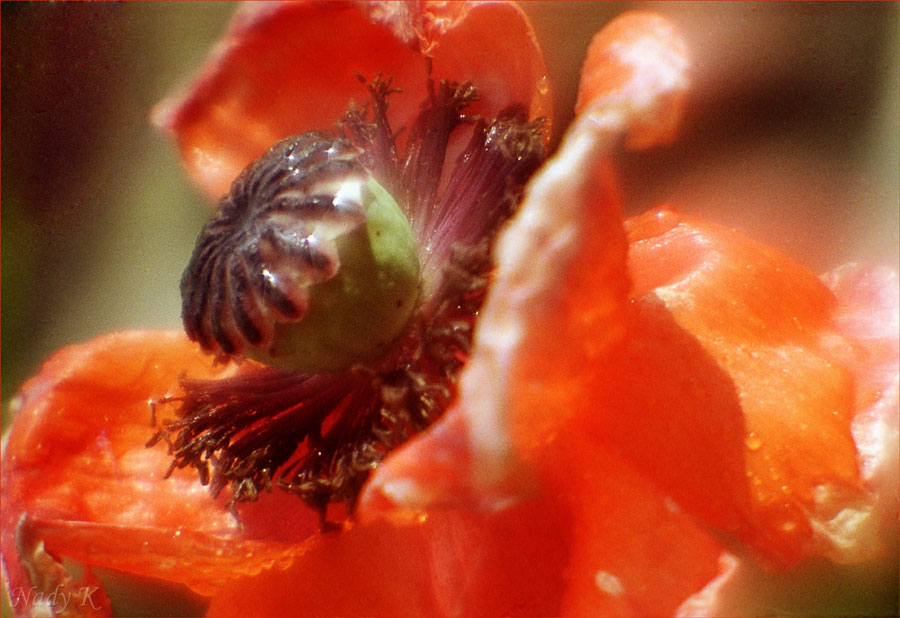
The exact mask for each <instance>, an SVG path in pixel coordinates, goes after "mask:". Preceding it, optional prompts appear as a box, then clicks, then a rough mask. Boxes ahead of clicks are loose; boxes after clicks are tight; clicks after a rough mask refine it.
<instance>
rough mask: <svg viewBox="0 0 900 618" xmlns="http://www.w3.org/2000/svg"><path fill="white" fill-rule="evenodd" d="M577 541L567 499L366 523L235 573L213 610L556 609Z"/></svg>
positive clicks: (485, 612) (474, 612)
mask: <svg viewBox="0 0 900 618" xmlns="http://www.w3.org/2000/svg"><path fill="white" fill-rule="evenodd" d="M567 540H568V539H567V529H566V522H565V520H564V519H563V514H562V513H561V511H560V509H559V505H558V504H553V503H552V502H549V503H548V502H545V501H537V500H532V501H528V502H523V503H520V504H518V505H516V506H514V507H512V508H510V509H506V510H504V511H502V512H498V513H494V514H478V513H474V512H467V511H451V512H440V511H438V512H434V513H431V514H429V515H428V516H427V517H422V518H421V519H420V520H418V521H417V522H416V523H415V524H414V525H410V526H394V525H393V524H391V523H389V522H386V521H376V522H371V523H368V524H357V525H354V526H353V527H350V528H348V529H345V530H343V531H342V532H341V533H340V534H336V535H324V536H321V537H319V538H318V539H317V540H316V541H315V542H314V544H313V546H312V547H311V548H310V550H309V551H308V552H306V553H305V554H304V555H303V556H302V557H299V558H298V559H297V560H296V561H295V562H294V564H293V565H292V566H291V567H290V568H289V569H287V570H284V571H279V570H271V571H268V572H264V573H261V574H260V575H259V576H256V577H251V578H242V579H239V580H237V581H235V582H233V583H232V584H230V585H229V586H227V587H226V588H224V589H223V590H222V591H221V593H220V594H218V595H217V596H216V597H215V598H214V599H213V600H212V603H211V605H210V608H209V612H208V614H207V615H209V616H248V615H262V616H288V615H311V616H316V615H330V616H506V615H527V616H549V615H555V614H557V613H558V611H559V600H560V597H561V595H562V590H563V586H564V583H565V581H564V568H565V564H566V559H567V556H568V550H567ZM273 591H285V592H287V594H278V593H274V594H273Z"/></svg>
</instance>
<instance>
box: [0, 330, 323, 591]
mask: <svg viewBox="0 0 900 618" xmlns="http://www.w3.org/2000/svg"><path fill="white" fill-rule="evenodd" d="M225 371H234V368H233V367H226V368H222V367H219V368H216V367H214V366H213V365H212V361H211V358H210V357H209V356H207V355H204V354H202V353H201V352H200V351H199V349H198V348H197V346H196V345H195V344H192V343H190V342H189V341H187V339H186V338H185V337H184V336H183V335H182V334H180V333H174V332H151V331H143V332H123V333H116V334H113V335H109V336H105V337H101V338H98V339H95V340H93V341H91V342H89V343H87V344H83V345H78V346H72V347H69V348H65V349H63V350H61V351H59V352H57V353H56V354H55V355H54V356H53V357H51V358H50V359H49V360H48V361H47V363H46V364H45V365H44V367H43V368H42V370H41V371H40V373H38V375H37V376H35V377H34V378H32V379H31V380H30V381H29V382H28V383H26V385H25V386H24V388H23V391H22V394H21V396H20V398H19V402H18V403H17V407H18V413H17V416H16V419H15V421H14V423H13V425H12V427H11V431H10V433H9V436H8V441H7V444H6V446H5V450H4V453H3V487H2V495H3V502H2V509H3V510H2V520H0V521H2V539H3V561H4V565H5V566H6V569H7V572H8V575H9V581H10V585H11V587H13V588H14V587H15V586H25V587H26V588H27V587H28V586H31V585H32V583H30V579H31V578H30V576H29V574H28V569H29V564H28V562H27V560H28V556H23V555H18V554H19V553H20V552H22V550H23V545H22V543H23V541H22V538H32V539H35V543H39V542H43V544H44V547H45V548H46V550H47V551H49V552H50V553H51V554H52V555H53V556H54V557H57V558H61V557H64V556H65V557H69V558H74V559H76V560H80V561H82V562H84V563H86V564H88V565H101V566H106V567H111V568H116V569H121V570H125V571H130V572H133V573H137V574H140V575H146V576H150V577H158V578H163V579H168V580H172V581H178V582H184V583H187V584H188V585H190V586H192V587H194V588H195V589H196V590H198V591H201V592H203V593H209V592H211V591H212V590H213V589H215V588H216V587H217V586H218V585H220V584H221V583H222V582H223V581H224V580H225V579H226V578H227V577H229V576H230V575H231V572H232V571H233V570H234V571H236V572H243V573H246V572H254V571H258V570H259V569H260V568H262V566H263V565H268V564H271V562H272V561H273V560H276V559H287V558H288V557H289V556H290V555H291V553H292V551H293V550H290V551H288V550H287V549H286V543H287V542H289V541H298V540H303V539H305V538H307V537H308V536H309V535H310V534H312V533H313V532H314V531H315V529H316V524H317V520H316V517H315V515H314V514H313V513H311V512H309V511H308V509H297V508H290V507H296V505H297V502H296V500H294V501H293V502H292V503H291V504H290V505H286V504H282V503H281V502H279V498H276V497H275V496H264V500H263V503H262V504H256V505H253V507H252V508H250V509H247V511H246V517H242V523H243V526H240V525H238V523H237V521H236V520H235V518H234V517H233V516H232V514H231V513H229V511H228V510H227V509H226V508H225V507H224V504H223V500H221V499H220V500H213V499H212V498H211V497H210V495H209V491H208V489H207V488H206V487H203V486H202V485H200V483H199V481H198V479H197V474H196V472H194V471H192V470H177V471H175V473H174V474H173V475H172V477H171V478H169V479H168V480H164V479H163V478H162V477H163V475H164V474H165V472H166V470H167V468H168V466H169V457H168V455H167V454H166V449H165V447H164V446H163V445H157V446H156V447H155V448H150V449H148V448H145V444H146V442H147V441H148V440H149V438H150V437H151V436H152V435H153V433H154V431H155V430H154V429H153V427H152V425H151V422H150V405H149V403H150V400H151V399H159V398H161V397H164V396H167V395H174V394H177V393H178V380H179V376H181V375H183V374H186V375H188V376H190V377H192V378H210V377H214V376H217V375H221V374H222V373H223V372H225ZM268 500H271V502H268V503H267V501H268ZM264 505H265V506H264ZM259 508H266V509H269V510H272V509H274V510H276V511H279V512H280V513H281V514H280V519H281V521H282V525H281V526H280V527H279V528H277V530H272V529H269V528H266V527H263V526H264V525H265V522H262V521H261V519H260V518H259V517H258V516H256V515H255V509H259ZM260 524H263V525H260ZM23 527H24V528H23ZM23 530H25V531H26V532H27V533H28V534H27V535H26V537H23V532H22V531H23ZM35 585H36V584H35Z"/></svg>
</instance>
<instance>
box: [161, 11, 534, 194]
mask: <svg viewBox="0 0 900 618" xmlns="http://www.w3.org/2000/svg"><path fill="white" fill-rule="evenodd" d="M501 31H502V32H503V36H497V32H501ZM426 57H427V58H430V59H431V61H432V65H433V76H434V78H436V79H441V78H447V79H450V80H455V81H458V82H463V81H471V82H472V83H474V84H475V85H476V87H477V88H478V91H479V94H480V95H481V100H480V101H479V102H478V103H476V104H474V105H472V107H471V108H470V111H471V113H473V114H482V115H483V116H485V117H488V118H493V117H496V115H497V112H498V111H499V110H501V109H503V108H505V107H507V106H510V105H517V104H518V105H524V106H525V107H526V108H527V109H528V110H529V112H530V115H531V117H538V116H549V113H550V97H549V92H548V89H547V83H546V71H545V69H544V64H543V57H542V56H541V53H540V50H539V48H538V46H537V41H536V39H535V37H534V33H533V32H532V30H531V26H530V24H529V23H528V21H527V19H526V18H525V16H524V14H523V13H522V12H521V10H520V9H519V8H518V7H517V6H515V5H513V4H510V3H508V2H471V3H461V2H460V3H444V2H408V3H399V2H398V3H394V2H371V3H370V2H361V3H349V2H324V3H323V2H308V1H304V2H277V3H275V2H273V3H249V4H247V5H244V6H242V7H241V8H240V9H239V10H238V12H237V14H236V15H235V17H234V19H233V21H232V23H231V26H230V27H229V30H228V32H227V33H226V34H225V36H224V38H223V39H222V40H221V42H220V43H219V45H218V47H217V48H216V49H215V50H214V52H213V54H212V55H211V57H210V58H209V60H208V61H207V63H206V65H205V66H204V67H203V68H202V70H201V72H200V75H199V76H198V77H197V78H196V79H195V80H194V81H193V82H192V84H191V85H190V86H189V87H188V88H187V89H186V90H185V91H184V92H182V93H180V94H179V95H177V96H175V97H172V98H170V99H167V100H165V101H163V102H162V103H160V105H158V106H157V108H156V109H155V110H154V114H153V115H154V121H155V122H156V123H157V124H158V125H160V126H162V127H163V128H165V129H167V130H168V131H170V132H172V133H173V134H174V135H175V137H176V139H177V141H178V145H179V148H180V150H181V154H182V157H183V159H184V161H185V163H186V164H187V166H188V169H189V171H190V173H191V174H192V175H193V176H194V178H195V180H196V181H197V182H198V183H199V185H200V186H201V187H202V188H203V189H205V190H206V191H207V193H208V194H209V195H210V196H211V197H213V198H218V197H220V196H221V195H223V194H224V193H225V192H226V190H227V189H228V187H229V186H230V184H231V182H232V180H234V178H236V177H237V175H238V173H239V172H240V171H241V170H242V169H243V168H244V167H245V166H246V165H247V164H248V163H250V162H251V161H253V160H254V159H256V158H258V157H259V156H260V155H261V154H263V153H264V152H265V151H266V150H268V148H269V147H271V146H272V144H274V143H275V142H276V141H278V140H279V139H281V138H283V137H287V136H289V135H295V134H298V133H303V132H305V131H311V130H328V129H330V128H331V127H332V126H333V125H334V123H335V122H337V121H338V120H340V119H341V117H342V116H343V114H344V112H345V111H346V110H347V106H348V104H349V102H350V101H355V102H356V103H358V104H363V103H365V102H367V101H368V94H367V92H366V87H365V85H364V84H362V83H361V82H360V80H359V76H362V77H364V78H366V79H369V80H371V79H373V78H374V77H376V76H377V75H383V76H384V77H385V78H387V77H390V78H392V79H393V81H392V84H393V86H394V87H396V88H399V89H401V92H398V93H396V94H393V95H392V96H391V98H390V105H389V110H388V117H389V120H390V121H391V126H392V127H393V129H394V131H398V130H399V129H401V128H402V127H409V126H410V124H411V122H412V120H413V119H414V117H415V114H416V112H417V111H418V107H419V104H420V103H421V102H422V101H423V100H425V97H426V75H427V74H426ZM496 58H503V59H504V62H503V63H498V62H493V60H494V59H496ZM401 139H402V137H401Z"/></svg>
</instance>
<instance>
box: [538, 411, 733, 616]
mask: <svg viewBox="0 0 900 618" xmlns="http://www.w3.org/2000/svg"><path fill="white" fill-rule="evenodd" d="M541 463H542V465H544V466H545V468H544V469H545V473H548V482H549V483H550V484H551V485H552V487H553V490H554V491H555V492H558V494H559V495H560V496H562V500H564V501H566V502H567V503H568V504H569V505H570V507H571V512H572V532H571V534H572V543H571V552H572V553H571V558H570V561H569V563H568V566H567V569H566V572H567V579H568V586H567V589H566V594H565V596H564V597H563V601H562V614H563V615H568V616H651V615H652V616H668V615H680V614H681V613H682V612H688V613H689V615H716V608H717V605H716V602H717V596H718V594H719V591H720V590H719V589H720V588H722V587H723V586H725V585H727V584H728V583H730V582H729V580H730V578H731V576H732V575H733V574H734V572H735V570H736V568H737V566H738V560H737V559H736V558H735V557H734V556H732V555H731V554H729V553H728V552H727V551H726V550H725V549H724V548H722V546H721V545H720V544H719V542H718V541H717V540H716V539H715V537H713V536H712V535H711V534H710V533H709V532H708V531H707V530H705V529H704V528H703V527H702V526H701V525H699V524H698V523H697V522H696V520H695V519H694V518H693V517H691V516H690V515H688V514H686V513H684V512H682V511H680V509H678V507H677V506H676V505H675V503H674V502H672V501H671V500H670V499H668V498H667V497H666V496H665V494H664V492H663V491H661V490H660V488H659V487H657V486H656V485H654V484H653V483H652V482H650V481H648V480H647V479H646V478H645V477H643V476H642V475H641V474H639V473H638V472H636V471H635V470H634V468H633V467H632V466H631V465H630V464H629V463H628V462H627V461H625V460H624V459H623V458H622V456H621V455H619V454H617V453H616V452H615V450H614V449H610V448H607V447H604V446H599V445H597V444H596V443H595V442H593V441H592V440H591V439H590V438H589V437H587V436H585V434H584V433H583V432H582V431H581V428H580V427H579V426H578V425H577V424H572V425H571V426H570V427H569V428H568V429H564V430H563V431H562V434H561V435H559V436H557V438H556V440H555V442H554V444H553V446H552V448H551V449H547V450H544V451H543V452H542V462H541Z"/></svg>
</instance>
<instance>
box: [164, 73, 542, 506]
mask: <svg viewBox="0 0 900 618" xmlns="http://www.w3.org/2000/svg"><path fill="white" fill-rule="evenodd" d="M366 86H367V88H368V91H369V93H370V96H371V101H370V103H369V104H368V105H364V106H357V105H354V104H351V106H350V108H349V109H348V111H347V113H346V114H345V115H344V117H343V118H342V119H341V120H340V122H339V123H338V124H337V128H336V129H335V131H334V132H333V133H325V132H316V133H307V134H304V135H301V136H297V137H295V138H290V139H288V140H284V141H283V142H280V143H279V144H278V145H276V147H274V148H273V149H272V150H270V151H269V153H267V154H266V155H265V156H263V157H262V158H261V159H260V160H258V161H256V162H254V163H253V164H251V165H250V166H249V167H248V168H247V169H246V170H245V171H244V172H243V173H242V174H241V176H240V177H239V178H238V180H236V181H235V183H234V185H233V186H232V190H231V192H230V194H229V195H228V196H226V197H225V198H223V201H222V203H221V205H220V209H219V214H218V216H217V218H216V219H215V220H214V221H212V222H211V223H210V224H208V225H207V226H206V227H205V228H204V230H203V231H202V232H201V234H200V238H199V240H198V245H197V248H196V250H195V252H194V256H193V258H192V261H191V264H190V265H189V266H188V268H187V270H186V271H185V276H184V278H183V281H182V294H183V299H184V301H183V302H184V306H183V317H184V322H185V329H186V331H187V334H188V336H189V337H190V338H192V339H194V340H196V341H198V342H199V343H200V344H201V346H202V347H204V348H205V349H207V350H209V351H212V352H215V353H217V354H218V355H220V356H234V357H239V355H240V354H241V353H242V352H243V350H244V349H245V348H246V347H247V346H266V345H269V344H270V343H271V341H272V337H273V328H274V327H273V326H272V321H271V320H272V319H274V320H283V321H290V320H291V319H294V318H296V316H298V315H299V314H302V313H303V311H304V310H305V308H306V305H305V303H306V302H307V299H306V297H305V296H304V294H305V292H304V290H299V289H298V288H296V287H292V286H291V278H290V277H287V276H285V275H283V274H282V276H280V277H279V276H272V275H273V273H274V274H275V275H277V274H278V273H279V272H281V271H279V270H278V268H279V267H283V268H286V269H287V271H285V272H290V273H296V272H298V271H299V272H301V273H302V275H303V277H305V278H306V279H314V278H316V277H319V278H327V276H328V275H329V274H333V270H334V268H333V265H334V255H333V254H332V253H329V251H328V247H327V246H325V247H323V246H321V245H318V246H311V244H310V243H309V242H308V240H307V241H306V242H305V243H304V242H303V241H302V238H301V240H300V241H299V242H294V243H293V244H292V242H291V239H290V238H288V239H287V240H286V239H285V236H284V234H280V232H279V229H278V225H280V222H281V221H282V218H283V217H297V218H300V219H301V224H302V225H303V226H307V227H309V226H311V225H314V224H319V223H320V222H322V221H324V222H325V223H324V225H328V226H332V228H334V227H341V226H344V227H348V228H350V227H352V226H354V225H359V223H360V216H361V215H360V209H359V207H358V205H356V204H343V203H337V202H336V201H335V200H333V199H330V198H329V199H324V197H323V193H322V192H321V191H318V192H317V191H316V190H305V189H303V190H301V189H298V186H299V185H302V186H303V187H305V188H308V187H309V186H315V185H316V183H320V184H323V185H327V184H328V183H329V182H330V181H331V180H333V179H335V178H338V177H344V176H351V177H352V176H358V177H364V176H365V175H366V174H371V176H372V177H373V178H374V179H375V180H377V181H378V182H379V183H380V184H381V185H382V186H384V187H385V188H386V189H387V191H388V192H389V193H390V194H391V195H393V196H394V198H396V201H397V203H398V204H399V205H400V207H401V208H402V209H403V211H404V213H405V215H406V217H407V218H408V220H409V223H410V225H411V229H412V232H413V235H414V237H415V241H416V244H417V248H418V257H419V262H420V265H421V268H420V271H419V272H420V277H421V280H420V282H419V289H420V292H419V295H418V303H417V305H416V307H415V308H414V309H413V310H412V312H411V317H410V318H409V319H408V321H406V322H405V326H404V328H403V329H402V332H401V334H400V335H399V336H397V337H396V338H395V339H394V340H392V341H391V342H390V344H389V345H387V346H386V347H385V348H384V349H383V350H379V353H378V354H377V356H376V357H374V358H364V359H360V360H359V362H355V363H351V365H350V366H349V367H346V368H342V369H340V370H336V371H329V372H307V373H294V372H288V371H284V370H282V369H277V368H272V367H262V366H258V365H256V364H254V363H249V362H248V363H243V364H241V365H240V366H239V367H238V368H237V370H236V372H235V375H233V376H231V377H226V378H222V379H218V380H191V379H187V378H186V379H184V380H183V381H182V388H183V393H182V394H180V395H179V396H177V397H172V398H168V399H166V400H163V401H161V402H156V403H157V406H156V408H157V409H158V408H159V405H158V404H161V403H165V404H177V410H176V414H175V415H174V417H173V418H168V419H166V420H164V421H163V423H162V428H161V429H160V430H159V431H158V432H157V433H156V434H155V435H154V437H153V438H152V439H151V441H150V443H149V444H148V445H151V446H152V445H153V444H156V443H157V442H159V441H160V440H165V442H166V443H167V444H168V446H169V451H170V453H171V455H172V463H171V466H170V470H169V474H171V472H172V471H174V470H175V469H176V468H183V467H187V466H193V467H195V468H196V469H197V470H198V472H199V475H200V479H201V481H202V482H203V483H204V484H209V485H210V489H211V491H212V493H213V494H218V493H219V492H220V491H221V490H222V489H224V488H225V487H226V486H230V489H231V493H232V498H231V503H234V502H235V501H243V500H253V499H255V498H256V497H257V495H258V493H259V492H260V491H262V490H268V489H270V488H272V487H273V486H276V487H280V488H281V489H284V490H287V491H290V492H293V493H295V494H297V495H298V496H300V497H301V498H302V499H303V500H304V501H305V502H306V503H307V504H309V505H310V506H312V507H314V508H316V509H318V510H319V511H320V512H321V513H322V516H323V521H324V518H325V515H326V511H327V509H328V506H329V505H330V504H333V503H345V504H346V505H347V508H348V509H349V510H350V511H352V509H353V505H354V503H355V501H356V498H357V497H358V495H359V492H360V489H361V487H362V485H363V483H364V482H365V480H366V478H367V477H368V475H369V473H370V472H371V471H372V469H373V468H374V467H375V466H376V465H377V464H378V462H379V461H381V459H382V458H383V457H384V456H385V455H386V454H387V453H388V452H389V451H390V450H392V449H393V448H395V447H397V446H399V445H400V444H402V443H403V442H405V441H406V440H407V439H409V437H411V436H412V435H414V434H415V433H418V432H419V431H422V430H423V429H425V428H426V427H428V426H429V425H430V424H431V423H433V422H434V421H435V420H436V419H437V418H439V417H440V415H441V414H442V413H443V411H444V410H445V409H446V407H447V406H448V405H449V404H450V402H451V401H452V400H453V397H454V396H455V391H456V380H457V374H458V372H459V370H460V368H461V367H462V366H463V365H464V363H465V362H466V359H467V358H468V355H469V350H470V346H471V345H472V336H473V329H474V325H475V321H476V319H477V315H478V311H479V308H480V307H481V304H482V301H483V299H484V296H485V294H486V292H487V288H488V286H489V281H490V277H491V269H492V266H491V259H490V254H491V247H492V242H493V238H494V236H495V234H496V232H497V230H498V228H499V226H500V225H501V224H502V223H503V221H505V220H506V219H507V218H508V217H509V216H510V215H511V214H512V213H513V212H514V210H515V207H516V205H517V203H518V201H519V197H520V195H521V192H522V189H523V187H524V185H525V183H526V181H527V179H528V178H529V176H530V175H531V174H532V172H533V171H534V170H535V169H536V168H537V166H538V165H539V164H540V162H541V161H542V159H543V155H544V152H543V142H542V136H541V126H542V123H543V121H542V120H541V119H538V120H534V121H529V120H528V119H527V116H526V113H525V111H524V109H523V108H519V107H516V108H509V109H506V110H504V111H502V112H500V113H499V114H498V116H497V118H494V119H485V118H480V117H476V116H470V115H467V114H466V109H467V107H468V106H469V105H470V104H471V103H472V102H474V101H476V100H477V99H478V93H477V90H476V89H475V87H473V86H472V85H471V84H468V83H464V84H455V83H451V82H448V81H443V80H442V81H441V82H439V83H435V82H433V81H432V80H431V79H429V81H428V86H429V87H428V96H427V98H426V100H425V101H424V102H423V103H422V105H421V109H420V111H419V113H418V116H417V117H416V119H415V121H414V123H413V125H412V126H411V127H410V128H409V131H408V133H407V135H406V136H405V140H404V143H405V148H403V152H401V148H400V147H399V146H398V142H399V140H398V139H397V138H398V135H399V133H395V132H394V130H393V129H392V128H391V126H390V124H389V123H388V119H387V104H388V97H389V96H390V94H391V93H392V92H394V90H393V89H392V88H391V82H390V80H389V79H387V80H385V79H381V78H380V77H378V78H376V79H375V80H373V81H372V82H370V83H367V84H366ZM464 130H468V131H469V132H470V137H469V139H468V143H467V145H465V146H464V147H463V148H462V151H461V154H459V155H458V156H457V157H456V158H455V160H453V161H448V160H447V152H448V146H449V145H450V144H451V143H459V142H458V140H459V137H460V136H462V137H463V143H464V142H465V135H464V134H463V131H464ZM286 162H287V163H286ZM299 168H303V169H300V171H299V172H298V171H297V170H298V169H299ZM304 172H306V173H307V175H306V176H304ZM273 221H274V222H275V223H276V224H278V225H274V226H273V225H272V224H271V223H272V222H273ZM332 228H327V229H332ZM304 229H307V228H304ZM294 279H297V277H294ZM306 279H304V281H302V283H304V284H305V283H308V281H307V280H306ZM223 316H224V317H223ZM167 407H168V406H167Z"/></svg>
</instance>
